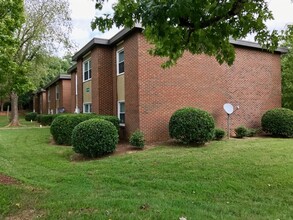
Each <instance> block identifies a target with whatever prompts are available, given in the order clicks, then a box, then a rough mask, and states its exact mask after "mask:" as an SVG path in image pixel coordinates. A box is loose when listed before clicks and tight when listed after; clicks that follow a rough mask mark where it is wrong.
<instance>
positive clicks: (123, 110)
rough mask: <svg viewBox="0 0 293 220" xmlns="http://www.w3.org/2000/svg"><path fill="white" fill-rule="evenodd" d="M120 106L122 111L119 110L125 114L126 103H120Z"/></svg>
mask: <svg viewBox="0 0 293 220" xmlns="http://www.w3.org/2000/svg"><path fill="white" fill-rule="evenodd" d="M119 104H120V109H119V110H120V113H122V112H123V113H124V112H125V102H120V103H119Z"/></svg>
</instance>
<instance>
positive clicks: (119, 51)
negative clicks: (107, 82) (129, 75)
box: [116, 47, 125, 76]
mask: <svg viewBox="0 0 293 220" xmlns="http://www.w3.org/2000/svg"><path fill="white" fill-rule="evenodd" d="M122 51H123V52H124V47H122V48H120V49H119V50H117V51H116V74H117V76H120V75H123V74H124V72H125V69H124V72H122V73H119V53H121V52H122ZM123 62H124V68H125V53H124V60H123Z"/></svg>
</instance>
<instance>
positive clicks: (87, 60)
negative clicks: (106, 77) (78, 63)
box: [82, 57, 92, 82]
mask: <svg viewBox="0 0 293 220" xmlns="http://www.w3.org/2000/svg"><path fill="white" fill-rule="evenodd" d="M89 62H90V63H91V67H90V68H89V66H88V73H89V71H90V72H91V77H88V79H86V80H85V79H84V69H85V68H84V66H85V63H89ZM90 80H92V60H91V57H89V58H88V59H86V60H84V61H83V62H82V81H83V82H87V81H90Z"/></svg>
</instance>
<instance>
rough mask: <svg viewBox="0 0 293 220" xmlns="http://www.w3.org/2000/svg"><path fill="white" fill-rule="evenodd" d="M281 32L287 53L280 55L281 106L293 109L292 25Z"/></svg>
mask: <svg viewBox="0 0 293 220" xmlns="http://www.w3.org/2000/svg"><path fill="white" fill-rule="evenodd" d="M283 34H284V39H283V40H284V42H285V43H284V45H283V46H286V47H287V48H288V53H286V54H284V55H282V106H283V107H284V108H289V109H292V110H293V25H288V26H287V30H286V31H285V32H283Z"/></svg>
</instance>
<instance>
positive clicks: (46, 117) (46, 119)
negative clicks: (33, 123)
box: [37, 114, 60, 126]
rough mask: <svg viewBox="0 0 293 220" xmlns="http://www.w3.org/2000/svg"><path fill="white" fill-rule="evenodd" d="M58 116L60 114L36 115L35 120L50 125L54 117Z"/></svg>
mask: <svg viewBox="0 0 293 220" xmlns="http://www.w3.org/2000/svg"><path fill="white" fill-rule="evenodd" d="M58 116H60V114H54V115H52V114H50V115H43V114H41V115H38V116H37V121H38V122H39V123H40V124H41V125H44V126H50V125H51V124H52V122H53V121H54V119H55V118H56V117H58Z"/></svg>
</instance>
